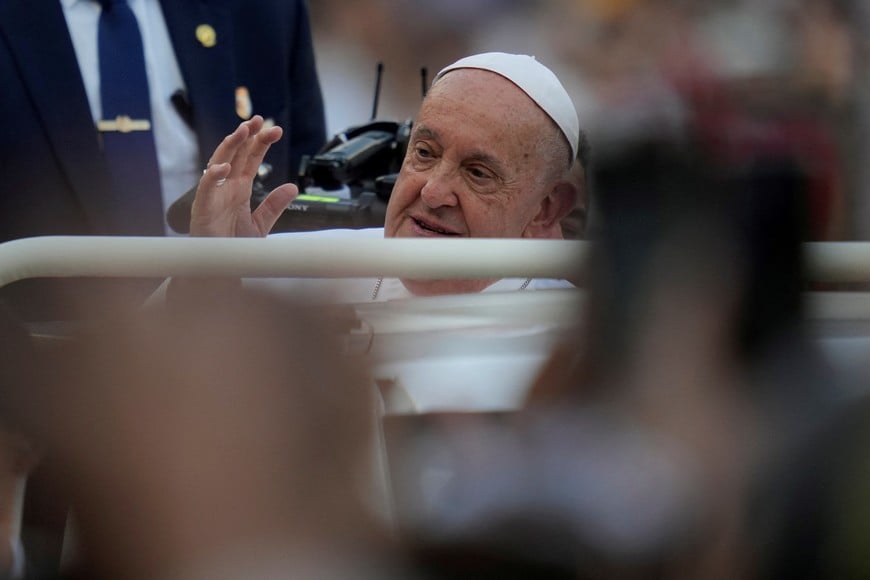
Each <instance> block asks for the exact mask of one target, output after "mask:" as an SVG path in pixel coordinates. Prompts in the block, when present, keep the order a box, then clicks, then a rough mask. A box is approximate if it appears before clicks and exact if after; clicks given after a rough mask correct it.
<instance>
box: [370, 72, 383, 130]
mask: <svg viewBox="0 0 870 580" xmlns="http://www.w3.org/2000/svg"><path fill="white" fill-rule="evenodd" d="M383 75H384V63H382V62H379V63H378V74H377V77H376V78H375V102H374V103H373V104H372V121H374V120H375V119H376V118H377V116H378V99H379V98H380V96H381V77H382V76H383Z"/></svg>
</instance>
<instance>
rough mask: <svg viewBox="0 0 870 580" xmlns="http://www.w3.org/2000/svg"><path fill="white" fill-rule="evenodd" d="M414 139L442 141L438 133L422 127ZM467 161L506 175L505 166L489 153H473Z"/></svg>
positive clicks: (416, 130)
mask: <svg viewBox="0 0 870 580" xmlns="http://www.w3.org/2000/svg"><path fill="white" fill-rule="evenodd" d="M414 137H415V138H422V139H433V140H434V141H438V142H439V143H440V141H441V139H440V136H439V134H438V132H437V131H435V130H433V129H430V128H428V127H422V126H421V127H417V128H416V129H415V130H414ZM465 159H470V160H472V161H477V162H480V163H483V164H485V165H489V166H491V167H492V168H493V170H494V171H495V172H496V173H498V174H500V175H504V174H505V167H504V164H503V163H502V162H501V161H499V160H498V159H496V158H495V157H493V156H492V155H490V154H489V153H485V152H483V151H472V153H471V154H470V155H468V156H467V157H466V158H465Z"/></svg>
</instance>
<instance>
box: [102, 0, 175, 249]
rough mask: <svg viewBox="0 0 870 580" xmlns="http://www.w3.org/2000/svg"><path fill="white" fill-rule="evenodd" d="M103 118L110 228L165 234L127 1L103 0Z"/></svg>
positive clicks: (137, 39) (139, 55) (144, 83)
mask: <svg viewBox="0 0 870 580" xmlns="http://www.w3.org/2000/svg"><path fill="white" fill-rule="evenodd" d="M99 2H100V4H101V5H102V7H103V10H102V13H101V14H100V22H99V32H98V46H99V59H100V97H101V100H102V108H103V111H102V113H103V115H102V120H101V121H99V122H98V123H97V128H98V129H99V130H100V135H101V136H102V143H103V152H104V154H105V157H106V161H107V164H108V167H109V171H110V174H111V178H112V186H113V197H112V203H111V207H109V208H108V210H109V213H110V215H111V217H112V219H113V221H114V224H115V225H114V227H113V229H114V231H113V232H112V233H115V234H119V235H128V236H140V235H142V236H144V235H162V234H163V233H164V227H163V207H162V195H161V192H160V172H159V168H158V165H157V150H156V148H155V146H154V134H153V132H152V130H151V104H150V99H149V93H148V77H147V75H146V73H145V55H144V52H143V49H142V37H141V35H140V34H139V26H138V25H137V23H136V17H135V15H134V14H133V11H132V10H131V9H130V6H129V5H128V4H127V1H126V0H99Z"/></svg>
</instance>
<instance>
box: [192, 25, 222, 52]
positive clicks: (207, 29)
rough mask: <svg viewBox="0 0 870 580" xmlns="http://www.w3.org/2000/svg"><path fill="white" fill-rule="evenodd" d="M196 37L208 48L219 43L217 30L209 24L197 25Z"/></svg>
mask: <svg viewBox="0 0 870 580" xmlns="http://www.w3.org/2000/svg"><path fill="white" fill-rule="evenodd" d="M196 39H197V40H198V41H199V43H200V44H201V45H203V46H204V47H206V48H211V47H213V46H214V45H215V44H217V32H215V30H214V28H212V27H211V26H209V25H208V24H200V25H199V26H197V27H196Z"/></svg>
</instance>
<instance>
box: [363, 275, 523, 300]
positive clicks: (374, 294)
mask: <svg viewBox="0 0 870 580" xmlns="http://www.w3.org/2000/svg"><path fill="white" fill-rule="evenodd" d="M383 283H384V277H383V276H381V277H380V278H378V281H377V282H375V288H374V290H372V302H374V301H375V300H377V298H378V292H380V291H381V285H382V284H383ZM531 283H532V279H531V278H526V280H525V282H523V285H522V286H520V287H519V290H525V289H526V288H528V287H529V284H531Z"/></svg>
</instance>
